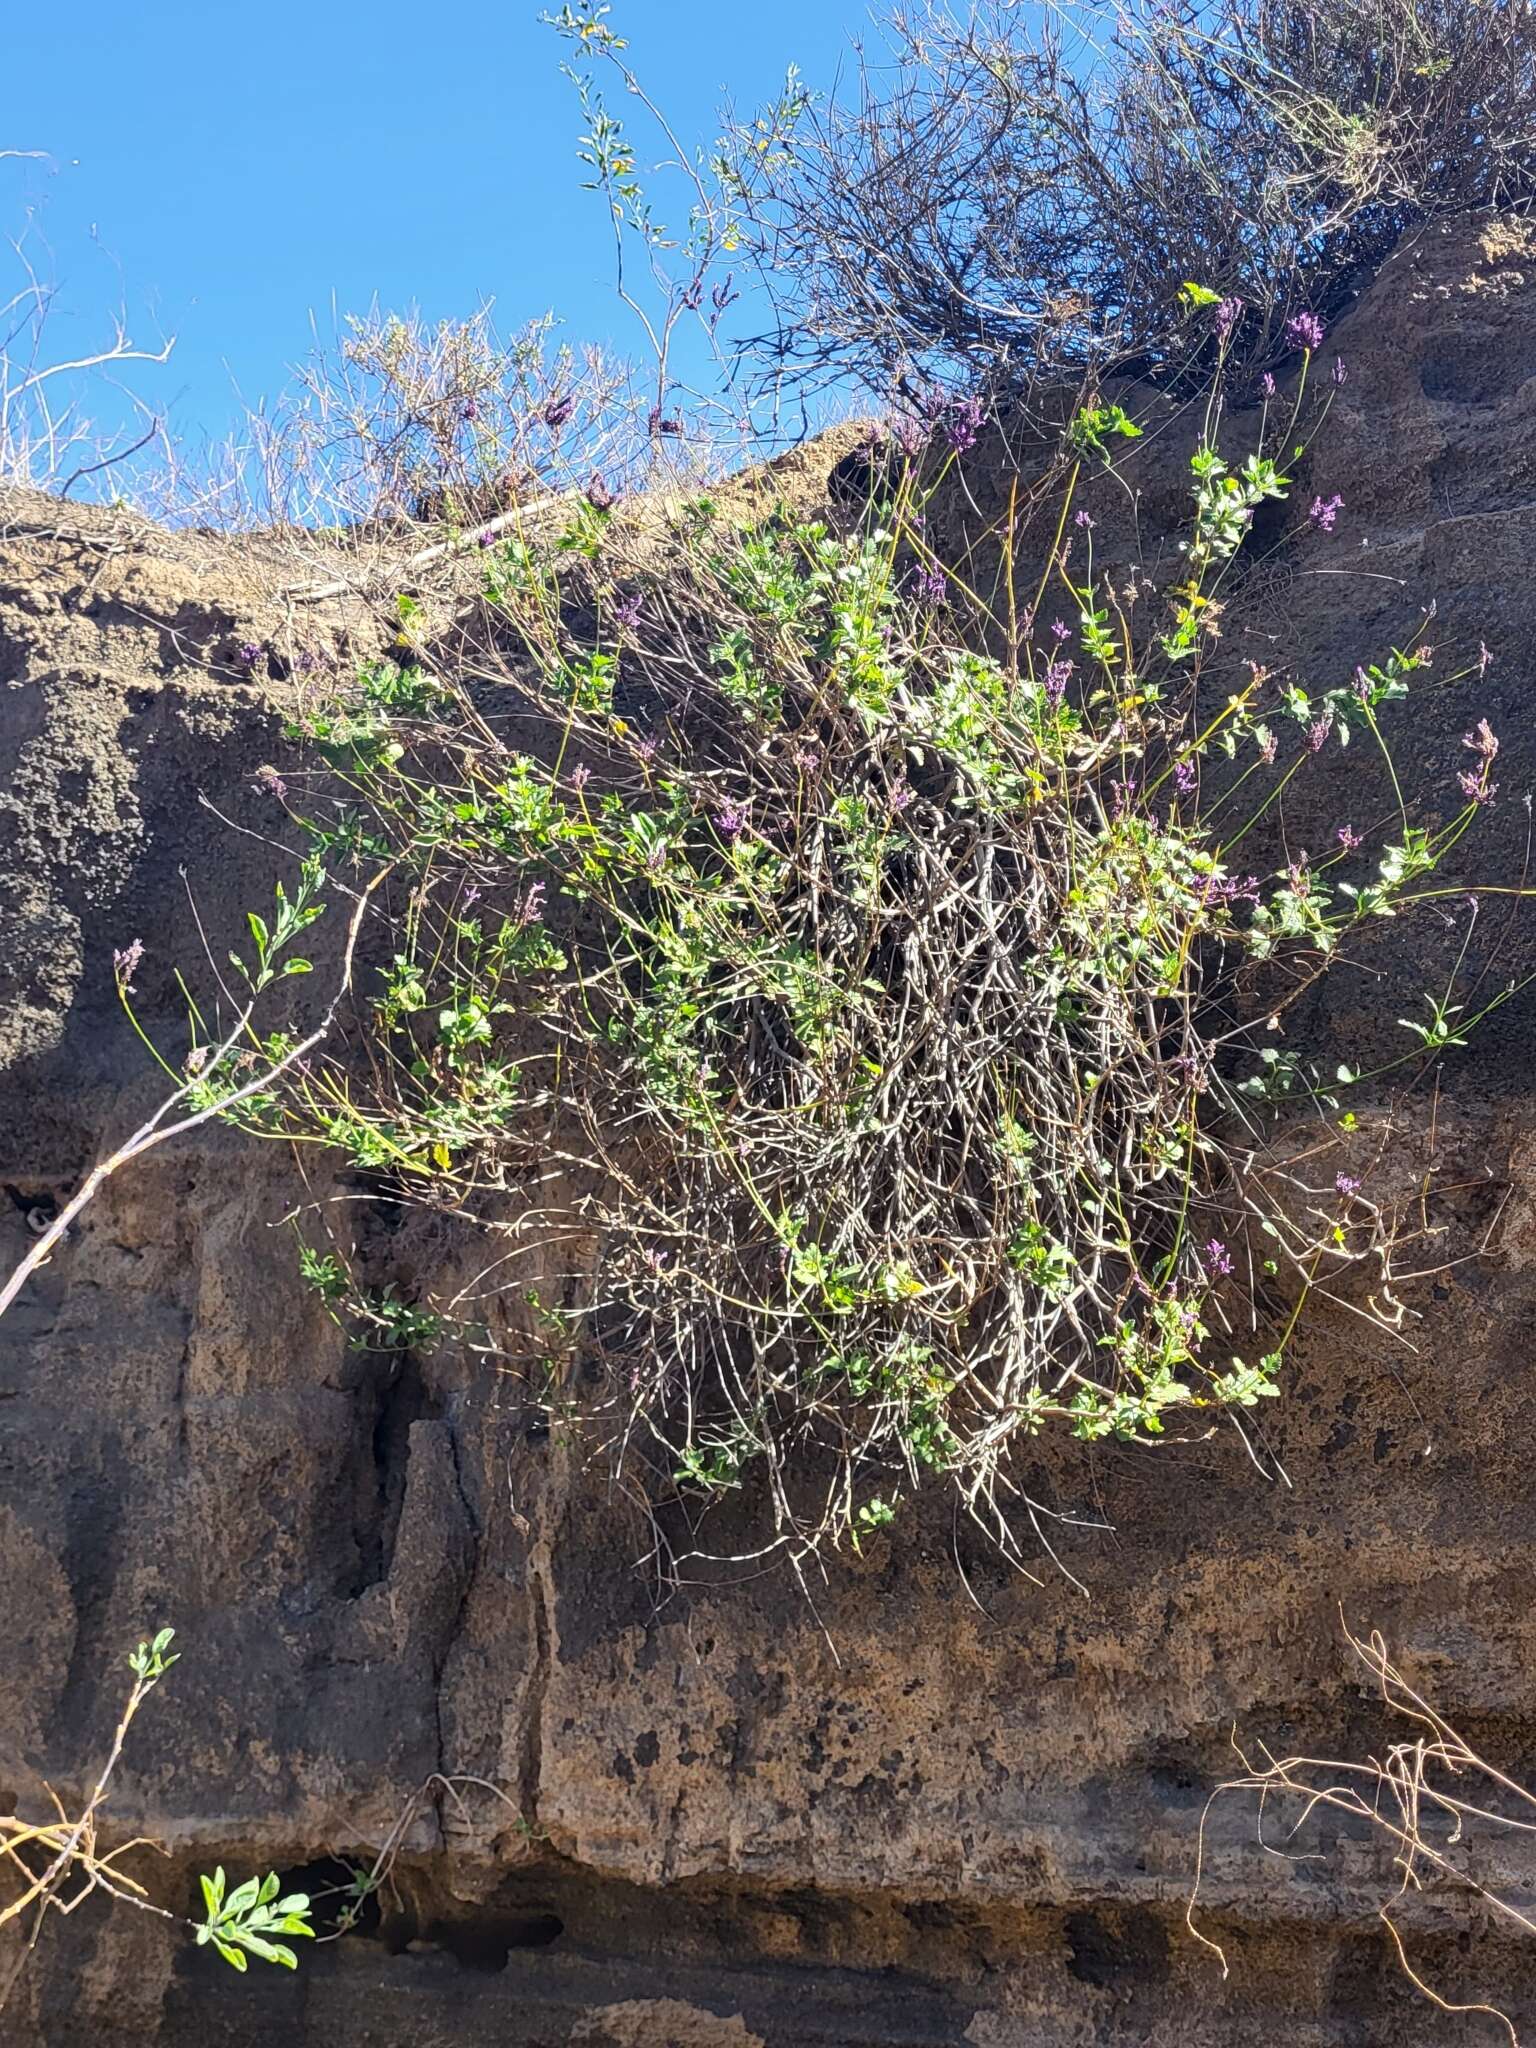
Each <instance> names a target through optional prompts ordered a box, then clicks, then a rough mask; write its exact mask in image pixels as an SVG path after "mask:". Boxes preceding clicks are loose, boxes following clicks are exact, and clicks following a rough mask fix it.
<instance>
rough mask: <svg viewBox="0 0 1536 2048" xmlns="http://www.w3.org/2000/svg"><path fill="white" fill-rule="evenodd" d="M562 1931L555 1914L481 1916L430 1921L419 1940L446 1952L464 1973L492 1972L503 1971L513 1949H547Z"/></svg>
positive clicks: (524, 1913) (502, 1913) (506, 1913)
mask: <svg viewBox="0 0 1536 2048" xmlns="http://www.w3.org/2000/svg"><path fill="white" fill-rule="evenodd" d="M564 1932H565V1922H564V1921H563V1920H562V1919H561V1918H560V1917H559V1915H558V1914H556V1913H542V1912H538V1911H536V1910H535V1909H532V1908H530V1909H529V1910H527V1911H526V1912H516V1913H509V1912H500V1913H485V1914H480V1915H478V1916H476V1917H475V1918H474V1919H466V1920H434V1921H432V1922H430V1923H429V1925H428V1926H427V1927H426V1929H425V1930H424V1934H423V1939H424V1940H426V1941H427V1942H429V1943H431V1944H432V1945H433V1946H434V1947H437V1948H441V1949H446V1951H447V1952H448V1954H449V1955H451V1956H452V1957H453V1960H454V1961H455V1962H456V1963H457V1964H459V1966H460V1967H461V1968H462V1969H465V1970H484V1971H487V1972H491V1973H494V1972H495V1971H498V1970H504V1969H505V1968H506V1967H507V1964H508V1963H509V1962H510V1961H511V1959H512V1952H513V1950H514V1949H529V1948H548V1947H550V1946H551V1944H552V1943H554V1942H557V1941H558V1940H559V1939H560V1937H561V1935H562V1934H564Z"/></svg>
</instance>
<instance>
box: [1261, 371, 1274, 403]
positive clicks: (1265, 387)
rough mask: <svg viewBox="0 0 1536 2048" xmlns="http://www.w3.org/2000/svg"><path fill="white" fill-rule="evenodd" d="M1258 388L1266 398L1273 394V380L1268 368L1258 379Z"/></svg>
mask: <svg viewBox="0 0 1536 2048" xmlns="http://www.w3.org/2000/svg"><path fill="white" fill-rule="evenodd" d="M1259 390H1260V391H1261V392H1262V393H1263V395H1264V397H1266V398H1273V397H1274V395H1275V380H1274V378H1273V376H1272V375H1271V374H1270V372H1269V371H1268V370H1266V371H1265V372H1264V374H1263V376H1262V377H1261V378H1260V379H1259Z"/></svg>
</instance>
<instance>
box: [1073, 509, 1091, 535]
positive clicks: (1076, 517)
mask: <svg viewBox="0 0 1536 2048" xmlns="http://www.w3.org/2000/svg"><path fill="white" fill-rule="evenodd" d="M1072 524H1073V525H1074V526H1082V527H1086V528H1087V529H1088V530H1089V531H1090V532H1091V531H1092V529H1093V521H1092V519H1091V518H1090V517H1089V516H1088V514H1087V513H1086V512H1084V511H1077V512H1074V513H1073V515H1072Z"/></svg>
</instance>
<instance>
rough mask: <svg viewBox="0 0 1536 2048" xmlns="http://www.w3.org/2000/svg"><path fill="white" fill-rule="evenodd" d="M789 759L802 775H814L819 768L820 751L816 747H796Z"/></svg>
mask: <svg viewBox="0 0 1536 2048" xmlns="http://www.w3.org/2000/svg"><path fill="white" fill-rule="evenodd" d="M790 759H791V760H792V761H793V762H794V764H795V766H796V767H797V768H798V769H799V770H800V772H801V774H802V775H814V774H815V773H816V770H817V769H818V768H819V767H820V766H821V750H820V748H818V747H796V749H795V751H794V753H793V754H792V755H791V756H790Z"/></svg>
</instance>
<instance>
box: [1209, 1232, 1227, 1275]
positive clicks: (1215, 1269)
mask: <svg viewBox="0 0 1536 2048" xmlns="http://www.w3.org/2000/svg"><path fill="white" fill-rule="evenodd" d="M1205 1270H1206V1271H1207V1272H1208V1273H1209V1274H1210V1275H1211V1276H1212V1278H1213V1279H1220V1280H1224V1279H1225V1278H1226V1276H1227V1274H1228V1273H1230V1272H1231V1270H1232V1254H1231V1253H1230V1252H1229V1251H1228V1250H1227V1248H1226V1246H1225V1245H1224V1244H1223V1243H1222V1241H1221V1239H1220V1238H1219V1237H1212V1238H1209V1239H1207V1241H1206V1246H1205Z"/></svg>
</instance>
